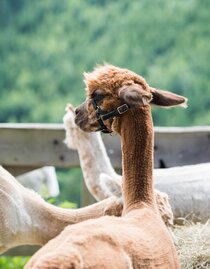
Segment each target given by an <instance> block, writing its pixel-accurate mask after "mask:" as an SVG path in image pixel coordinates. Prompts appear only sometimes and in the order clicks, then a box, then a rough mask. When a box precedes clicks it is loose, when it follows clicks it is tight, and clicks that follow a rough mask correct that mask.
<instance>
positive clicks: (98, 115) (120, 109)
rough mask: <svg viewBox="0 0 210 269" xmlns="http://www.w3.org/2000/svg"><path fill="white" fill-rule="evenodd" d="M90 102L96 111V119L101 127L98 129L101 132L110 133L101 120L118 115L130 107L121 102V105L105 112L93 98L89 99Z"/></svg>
mask: <svg viewBox="0 0 210 269" xmlns="http://www.w3.org/2000/svg"><path fill="white" fill-rule="evenodd" d="M91 102H92V105H93V107H94V109H95V111H96V118H97V121H98V123H99V125H100V127H101V128H100V129H99V131H102V132H103V133H111V131H110V130H109V129H108V128H107V127H106V125H105V124H104V122H103V121H105V120H108V119H112V118H114V117H116V116H120V115H122V114H124V113H125V112H127V111H128V110H129V109H130V107H129V106H128V105H127V104H123V105H121V106H118V107H117V108H115V109H114V110H112V111H110V112H107V111H104V110H102V109H101V108H100V106H99V105H98V104H97V101H96V100H95V99H91Z"/></svg>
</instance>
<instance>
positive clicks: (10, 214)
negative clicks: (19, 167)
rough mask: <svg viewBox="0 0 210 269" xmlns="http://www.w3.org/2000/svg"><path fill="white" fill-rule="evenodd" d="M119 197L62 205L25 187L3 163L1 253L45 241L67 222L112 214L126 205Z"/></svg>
mask: <svg viewBox="0 0 210 269" xmlns="http://www.w3.org/2000/svg"><path fill="white" fill-rule="evenodd" d="M117 200H118V199H117V198H115V197H112V198H108V199H105V200H103V201H101V202H99V203H95V204H94V205H91V206H88V207H84V208H81V209H62V208H59V207H57V206H54V205H51V204H49V203H47V202H45V201H44V200H43V199H42V198H41V197H40V196H39V195H38V194H37V193H35V192H34V191H32V190H29V189H27V188H25V187H23V186H22V185H21V184H20V183H19V182H18V181H17V180H16V179H15V178H14V177H13V176H12V175H11V174H10V173H8V172H7V171H6V170H5V169H4V168H3V167H2V166H0V203H1V206H0V253H3V252H5V251H7V250H8V249H10V248H12V247H16V246H20V245H44V244H45V243H47V242H48V241H49V240H50V239H52V238H54V237H55V236H56V235H58V234H59V233H60V232H61V231H62V230H63V229H64V228H65V227H66V226H67V225H69V224H75V223H78V222H81V221H84V220H86V219H90V218H98V217H100V216H103V215H106V214H110V215H118V211H119V212H121V211H122V206H121V205H120V204H118V201H117Z"/></svg>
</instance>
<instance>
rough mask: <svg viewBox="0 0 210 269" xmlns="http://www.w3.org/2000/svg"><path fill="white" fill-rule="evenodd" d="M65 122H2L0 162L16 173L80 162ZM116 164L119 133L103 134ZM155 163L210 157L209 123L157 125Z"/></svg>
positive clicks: (191, 161)
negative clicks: (66, 141)
mask: <svg viewBox="0 0 210 269" xmlns="http://www.w3.org/2000/svg"><path fill="white" fill-rule="evenodd" d="M64 138H65V130H64V127H63V125H62V124H0V164H1V165H3V166H4V167H5V168H6V169H8V170H9V171H10V172H12V173H13V174H14V175H18V174H21V173H23V172H26V171H29V170H32V169H34V168H38V167H42V166H45V165H53V166H55V167H60V168H67V167H77V166H79V158H78V155H77V152H76V151H72V150H69V149H67V147H66V145H65V144H64V143H63V140H64ZM103 139H104V143H105V146H106V148H107V152H108V155H109V157H110V158H111V162H112V163H113V165H114V167H116V168H120V167H121V150H120V142H119V138H118V136H114V137H111V136H110V135H106V136H104V137H103ZM154 149H155V167H162V168H164V167H172V166H178V165H186V164H195V163H202V162H209V161H210V127H209V126H203V127H183V128H180V127H156V128H155V145H154Z"/></svg>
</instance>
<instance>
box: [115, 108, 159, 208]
mask: <svg viewBox="0 0 210 269" xmlns="http://www.w3.org/2000/svg"><path fill="white" fill-rule="evenodd" d="M119 122H120V135H121V147H122V158H123V160H122V166H123V196H124V212H128V211H129V210H130V209H131V208H134V207H135V205H137V206H140V204H141V203H143V204H145V203H146V204H148V205H149V206H154V190H153V123H152V116H151V108H150V106H145V107H141V108H139V107H138V108H133V109H131V110H130V111H128V112H127V113H125V114H124V115H122V116H121V117H120V118H119Z"/></svg>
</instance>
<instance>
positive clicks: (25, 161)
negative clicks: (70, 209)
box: [0, 124, 210, 255]
mask: <svg viewBox="0 0 210 269" xmlns="http://www.w3.org/2000/svg"><path fill="white" fill-rule="evenodd" d="M64 138H65V130H64V127H63V125H62V124H0V164H1V165H3V166H4V167H5V168H6V169H8V170H9V171H10V172H11V173H12V174H13V175H19V174H21V173H24V172H26V171H30V170H32V169H35V168H39V167H42V166H46V165H53V166H55V167H57V168H71V167H78V166H79V158H78V155H77V152H76V151H72V150H69V149H68V148H67V147H66V145H65V144H64V143H63V141H64ZM103 140H104V143H105V146H106V149H107V152H108V155H109V157H110V159H111V162H112V163H113V165H114V167H115V168H121V150H120V141H119V137H118V136H113V137H112V136H110V135H105V136H103ZM154 150H155V167H156V168H158V167H161V168H165V167H172V166H179V165H187V164H196V163H202V162H209V161H210V127H208V126H204V127H185V128H178V127H170V128H168V127H167V128H165V127H157V128H155V145H154ZM82 196H83V198H84V197H85V199H83V204H87V203H89V202H90V201H91V198H90V195H89V194H88V192H87V190H86V189H85V188H83V193H82ZM33 252H34V247H27V249H26V248H21V247H20V248H15V249H14V250H12V251H9V252H8V255H18V254H21V255H23V254H25V255H26V254H31V253H33Z"/></svg>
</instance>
